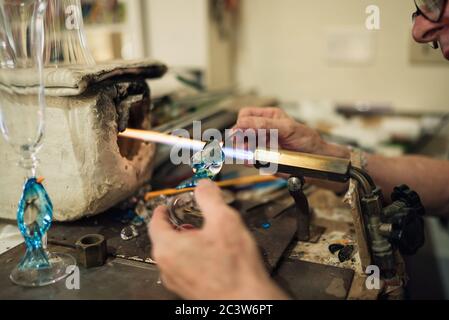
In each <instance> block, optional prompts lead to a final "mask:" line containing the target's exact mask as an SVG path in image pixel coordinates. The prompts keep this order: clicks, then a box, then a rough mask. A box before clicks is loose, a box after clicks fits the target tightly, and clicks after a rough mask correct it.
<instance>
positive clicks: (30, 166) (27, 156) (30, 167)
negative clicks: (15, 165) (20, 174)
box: [19, 152, 39, 179]
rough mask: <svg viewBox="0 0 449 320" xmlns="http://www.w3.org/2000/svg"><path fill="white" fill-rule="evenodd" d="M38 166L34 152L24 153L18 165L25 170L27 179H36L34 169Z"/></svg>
mask: <svg viewBox="0 0 449 320" xmlns="http://www.w3.org/2000/svg"><path fill="white" fill-rule="evenodd" d="M38 164H39V160H38V159H37V157H36V154H35V153H34V152H33V153H30V152H24V153H23V154H22V158H21V159H20V161H19V165H20V166H21V167H22V168H24V169H25V170H26V178H27V179H30V178H35V177H36V169H37V165H38Z"/></svg>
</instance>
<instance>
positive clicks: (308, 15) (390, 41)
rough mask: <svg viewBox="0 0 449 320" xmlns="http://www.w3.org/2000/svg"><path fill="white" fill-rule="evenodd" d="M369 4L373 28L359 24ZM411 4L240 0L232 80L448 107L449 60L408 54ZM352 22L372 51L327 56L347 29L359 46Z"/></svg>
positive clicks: (292, 95)
mask: <svg viewBox="0 0 449 320" xmlns="http://www.w3.org/2000/svg"><path fill="white" fill-rule="evenodd" d="M371 4H375V5H378V6H379V7H380V17H381V26H380V30H379V31H366V28H365V19H366V17H367V14H366V13H365V9H366V7H367V6H368V5H371ZM414 11H415V8H414V5H413V1H412V0H399V1H391V0H339V1H335V0H322V1H308V0H282V1H278V0H243V1H242V7H241V13H240V14H241V17H240V23H241V24H240V31H239V32H240V33H239V34H240V37H239V42H238V67H237V70H238V83H239V84H240V85H241V86H242V87H246V88H256V89H257V90H258V91H259V92H260V93H262V94H268V95H276V96H279V97H282V98H283V99H287V100H295V101H297V100H302V99H312V100H315V99H331V100H337V101H354V100H359V101H374V102H385V103H392V104H393V106H395V107H398V108H420V109H421V108H449V90H448V84H449V63H447V62H444V61H443V60H442V59H441V60H440V61H443V62H440V63H438V62H429V63H412V62H411V58H412V57H411V55H412V49H411V48H413V47H414V46H413V47H412V38H411V25H412V23H411V15H412V13H413V12H414ZM332 29H333V30H334V31H332ZM345 29H346V30H345ZM338 30H339V31H338ZM357 30H359V33H360V32H365V34H367V35H368V36H369V37H372V43H371V44H372V49H371V50H372V52H371V53H370V55H371V57H370V58H369V59H368V60H367V61H366V62H359V63H356V62H354V63H351V62H350V61H347V62H336V61H333V60H332V51H331V50H329V49H328V48H329V47H330V48H332V46H334V48H335V47H337V48H338V46H339V43H338V41H340V43H341V42H343V43H344V42H345V41H346V42H347V41H351V33H353V34H354V33H355V35H353V36H354V37H355V39H354V41H355V43H353V44H352V45H353V46H358V44H357ZM345 33H346V38H345ZM338 37H339V38H340V40H338ZM360 45H361V46H363V43H362V44H360ZM424 50H425V49H424ZM329 51H330V52H329ZM364 53H365V52H364ZM438 54H439V52H438Z"/></svg>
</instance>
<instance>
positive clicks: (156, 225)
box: [148, 207, 177, 244]
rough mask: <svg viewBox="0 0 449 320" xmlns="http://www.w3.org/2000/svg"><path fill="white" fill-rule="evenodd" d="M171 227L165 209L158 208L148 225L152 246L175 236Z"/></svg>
mask: <svg viewBox="0 0 449 320" xmlns="http://www.w3.org/2000/svg"><path fill="white" fill-rule="evenodd" d="M176 234H177V233H176V231H175V230H174V229H173V225H172V224H171V223H170V221H169V220H168V211H167V208H166V207H158V208H156V210H154V214H153V217H152V218H151V221H150V223H149V225H148V235H149V236H150V239H151V242H152V243H153V244H157V243H161V242H164V241H167V240H168V239H169V238H171V237H172V236H173V235H176Z"/></svg>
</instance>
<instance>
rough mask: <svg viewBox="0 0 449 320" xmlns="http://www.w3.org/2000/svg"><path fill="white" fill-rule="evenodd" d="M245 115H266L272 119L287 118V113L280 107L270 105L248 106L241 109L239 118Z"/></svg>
mask: <svg viewBox="0 0 449 320" xmlns="http://www.w3.org/2000/svg"><path fill="white" fill-rule="evenodd" d="M244 117H266V118H272V119H279V118H286V117H288V116H287V114H286V113H285V112H284V111H283V110H282V109H279V108H272V107H271V108H268V107H246V108H243V109H241V110H240V112H239V118H244Z"/></svg>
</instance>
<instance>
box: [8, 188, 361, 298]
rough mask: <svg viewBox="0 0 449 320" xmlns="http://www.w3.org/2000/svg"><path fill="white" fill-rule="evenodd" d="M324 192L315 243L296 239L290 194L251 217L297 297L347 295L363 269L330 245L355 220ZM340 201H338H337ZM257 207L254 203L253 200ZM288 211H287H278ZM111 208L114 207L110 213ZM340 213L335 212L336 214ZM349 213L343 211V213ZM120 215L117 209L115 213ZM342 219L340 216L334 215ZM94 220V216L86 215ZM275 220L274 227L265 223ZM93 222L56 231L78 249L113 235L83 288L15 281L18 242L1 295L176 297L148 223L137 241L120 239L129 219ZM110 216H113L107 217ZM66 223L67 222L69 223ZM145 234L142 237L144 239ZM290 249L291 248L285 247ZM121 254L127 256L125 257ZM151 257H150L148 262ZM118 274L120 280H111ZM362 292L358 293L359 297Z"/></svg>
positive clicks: (57, 246) (272, 265)
mask: <svg viewBox="0 0 449 320" xmlns="http://www.w3.org/2000/svg"><path fill="white" fill-rule="evenodd" d="M323 197H324V198H326V199H328V198H329V197H330V198H331V199H332V201H337V200H338V201H340V199H334V198H333V197H335V196H333V195H332V194H324V195H323V194H322V193H317V194H312V195H311V196H310V199H311V203H314V202H318V203H317V204H315V205H316V209H315V215H316V216H317V219H316V221H318V222H319V223H320V224H321V225H327V229H326V232H325V233H324V234H323V236H322V237H321V238H320V239H319V241H318V242H317V243H315V244H305V243H296V242H295V241H292V240H293V239H292V238H293V233H294V230H295V225H296V223H295V219H294V214H295V213H294V210H292V208H291V206H290V205H289V202H288V201H286V199H284V200H282V201H279V202H275V203H270V204H269V205H267V206H258V207H257V210H253V211H254V212H257V213H258V214H256V215H255V214H254V213H252V214H250V215H249V216H248V217H246V218H245V221H246V222H247V225H248V226H249V227H250V229H251V230H252V232H253V234H254V236H255V238H256V240H257V242H258V244H259V247H260V248H261V252H262V254H263V257H264V260H265V263H266V266H267V268H268V269H269V270H271V271H272V274H273V278H274V279H275V281H276V282H277V283H278V284H279V285H280V286H281V287H282V288H283V289H284V290H285V291H286V292H288V293H289V294H290V295H291V296H292V297H294V298H296V299H346V298H348V297H350V298H354V297H353V296H351V290H352V287H353V283H354V280H353V279H354V276H355V275H357V274H358V271H357V258H356V257H355V258H354V260H353V261H349V262H345V263H340V262H339V261H338V259H337V258H336V257H335V256H334V255H332V254H331V253H330V252H329V251H328V250H327V246H328V244H329V243H332V242H333V241H337V240H340V239H341V238H343V239H349V240H350V239H351V237H352V232H351V223H350V222H349V221H348V222H345V219H346V218H344V216H345V215H346V213H345V212H344V208H343V207H341V208H340V209H341V212H339V210H340V209H339V208H336V209H337V213H336V212H335V210H333V211H332V212H325V211H326V210H327V209H326V208H325V207H323ZM332 205H336V203H332ZM250 207H251V206H250ZM279 212H282V214H281V215H278V214H279ZM110 214H111V213H110ZM333 215H334V216H333ZM340 215H343V216H340ZM112 216H114V213H112ZM103 219H105V220H103ZM333 219H337V220H338V221H339V222H336V223H335V221H333V222H332V220H333ZM86 220H89V219H86ZM267 220H268V221H270V224H271V227H270V228H269V229H264V228H259V227H258V226H260V224H261V223H263V222H266V221H267ZM89 221H90V223H88V224H86V223H85V222H86V221H84V223H82V222H78V224H77V223H75V224H70V227H69V228H68V229H70V230H68V229H67V225H58V226H56V227H55V228H53V232H52V233H51V235H50V239H51V241H50V242H51V243H53V244H52V245H51V248H52V249H53V250H55V251H59V252H61V251H62V252H70V253H72V254H73V255H75V249H74V245H73V244H74V241H76V239H78V238H79V237H80V236H82V235H85V234H87V233H100V234H104V235H105V236H106V237H107V238H108V251H109V253H110V258H109V260H108V262H107V263H106V265H105V266H103V267H100V268H93V269H84V268H82V267H81V268H80V273H81V283H80V286H81V288H80V290H75V291H71V290H67V289H66V287H65V282H64V281H62V282H60V283H57V284H55V285H52V286H48V287H44V288H38V289H28V288H21V287H17V286H15V285H13V284H12V283H11V281H10V280H9V273H10V271H11V270H12V268H13V267H14V266H15V265H16V264H17V262H18V260H19V259H20V257H21V256H22V255H23V252H24V247H23V245H22V246H19V247H16V248H14V249H12V250H10V251H8V252H7V253H5V254H3V255H1V256H0V287H1V288H2V290H1V291H0V299H175V298H176V296H175V295H173V294H171V293H170V292H168V291H167V290H165V289H164V287H163V285H161V284H160V282H159V281H158V280H159V273H158V270H157V267H156V266H155V265H154V264H152V263H150V262H152V260H150V259H148V258H150V256H149V252H150V248H151V244H150V242H149V240H148V238H147V236H146V232H145V230H144V229H145V227H142V228H143V229H142V230H141V231H142V232H141V235H142V236H141V237H138V238H137V239H134V240H131V241H123V240H121V239H120V236H119V233H120V229H121V228H122V227H123V224H122V223H120V221H118V220H114V219H111V217H108V216H104V217H103V216H99V217H96V218H91V220H89ZM106 221H107V222H106ZM64 226H65V227H64ZM139 238H141V239H140V240H139ZM286 249H288V254H285V253H284V252H285V250H286ZM117 256H123V257H125V258H120V257H117ZM145 260H146V261H147V262H145ZM110 279H114V281H110ZM355 298H357V297H355Z"/></svg>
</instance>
